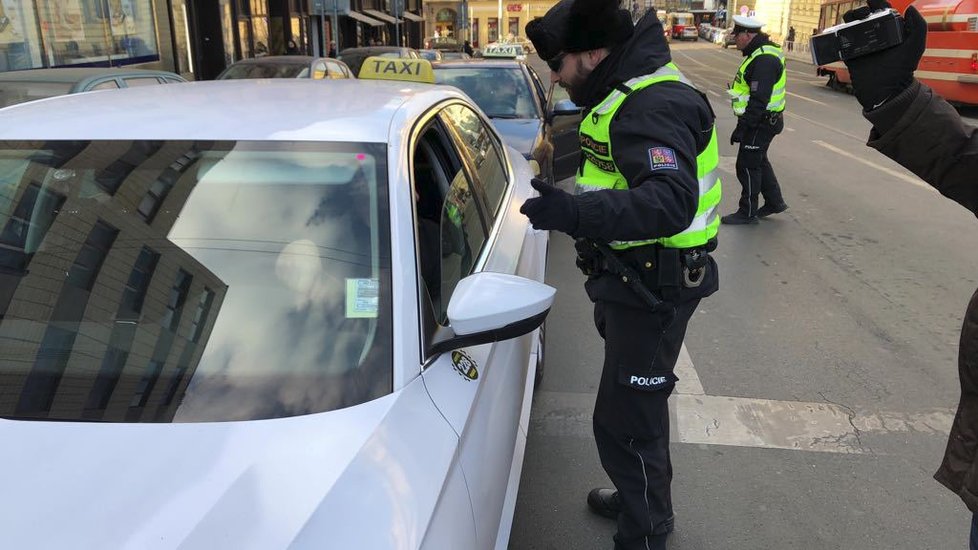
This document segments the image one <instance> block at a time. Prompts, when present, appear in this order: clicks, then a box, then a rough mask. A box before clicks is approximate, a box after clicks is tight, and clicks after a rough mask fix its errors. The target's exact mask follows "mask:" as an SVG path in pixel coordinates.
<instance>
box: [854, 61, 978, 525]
mask: <svg viewBox="0 0 978 550" xmlns="http://www.w3.org/2000/svg"><path fill="white" fill-rule="evenodd" d="M863 114H864V115H865V116H866V118H868V119H869V120H870V122H872V123H873V131H872V133H871V134H870V136H869V145H870V147H873V148H875V149H878V150H879V152H881V153H883V154H884V155H886V156H888V157H890V158H891V159H893V160H895V161H897V162H899V163H900V164H902V165H903V166H905V167H906V168H907V169H909V170H911V171H912V172H913V173H914V174H917V175H918V176H920V177H921V178H922V179H923V180H924V181H926V182H927V183H929V184H931V185H932V186H934V188H936V189H937V190H938V191H940V192H941V194H942V195H944V196H945V197H948V198H949V199H951V200H953V201H955V202H957V203H959V204H961V206H964V207H965V208H967V209H968V210H971V211H972V212H973V213H975V214H976V215H978V179H976V178H975V174H976V173H978V129H976V128H973V127H969V126H965V125H964V123H962V122H961V117H960V115H958V113H957V111H955V110H954V107H951V106H950V105H948V103H947V102H946V101H944V100H943V99H941V98H940V96H938V95H937V94H935V93H934V92H933V91H932V90H931V89H930V88H928V87H927V86H925V85H923V84H921V83H919V82H917V81H916V80H915V81H914V83H913V84H912V85H911V86H910V87H909V88H907V89H906V90H905V91H904V92H903V93H901V94H900V95H898V96H896V97H895V98H893V99H891V100H889V101H887V102H886V103H884V104H883V106H882V107H880V108H878V109H875V110H873V111H868V112H864V113H863ZM958 376H959V378H960V380H961V400H960V401H959V403H958V411H957V414H955V416H954V422H953V423H952V424H951V433H950V434H949V436H948V439H947V449H946V450H945V452H944V461H943V463H941V467H940V469H939V470H938V471H937V473H936V474H935V475H934V477H935V478H936V479H937V481H939V482H941V483H942V484H943V485H944V486H945V487H947V488H948V489H950V490H952V491H954V492H955V493H956V494H957V495H958V496H959V497H961V500H963V501H964V503H965V504H966V505H967V506H968V508H969V509H970V510H971V511H972V512H973V513H978V291H976V292H975V293H974V295H973V296H972V297H971V302H970V303H969V304H968V309H967V311H966V313H965V316H964V322H963V324H962V327H961V345H960V348H959V351H958Z"/></svg>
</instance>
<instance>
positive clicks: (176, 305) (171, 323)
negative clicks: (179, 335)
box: [160, 269, 193, 332]
mask: <svg viewBox="0 0 978 550" xmlns="http://www.w3.org/2000/svg"><path fill="white" fill-rule="evenodd" d="M191 281H193V277H192V276H191V275H190V274H189V273H187V272H186V271H184V270H182V269H181V270H179V271H178V272H177V279H176V281H175V282H174V283H173V287H172V288H170V296H169V298H168V299H167V301H166V313H164V314H163V319H162V320H161V321H160V324H161V325H163V326H164V327H166V328H168V329H169V330H170V331H171V332H176V331H177V327H179V326H180V315H181V314H182V313H183V304H184V303H185V302H186V301H187V293H188V292H189V291H190V283H191Z"/></svg>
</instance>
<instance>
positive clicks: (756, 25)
mask: <svg viewBox="0 0 978 550" xmlns="http://www.w3.org/2000/svg"><path fill="white" fill-rule="evenodd" d="M733 22H734V30H745V31H747V32H758V31H760V30H761V27H763V26H764V22H763V21H760V20H757V19H754V18H753V17H746V16H743V15H735V16H733Z"/></svg>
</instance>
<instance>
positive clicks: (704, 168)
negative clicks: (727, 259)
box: [577, 63, 720, 250]
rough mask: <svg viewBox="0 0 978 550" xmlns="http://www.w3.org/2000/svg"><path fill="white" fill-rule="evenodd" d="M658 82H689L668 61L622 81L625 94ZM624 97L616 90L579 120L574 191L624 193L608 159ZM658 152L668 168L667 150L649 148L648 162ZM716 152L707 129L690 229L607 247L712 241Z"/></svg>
mask: <svg viewBox="0 0 978 550" xmlns="http://www.w3.org/2000/svg"><path fill="white" fill-rule="evenodd" d="M660 82H683V83H686V84H689V85H690V86H691V84H690V83H689V81H688V80H686V77H684V76H683V74H682V73H681V72H679V69H678V68H676V66H675V65H674V64H672V63H669V64H667V65H664V66H663V67H661V68H659V70H657V71H655V72H654V73H652V74H649V75H645V76H639V77H635V78H633V79H631V80H629V81H628V82H626V83H625V86H627V87H628V88H629V89H631V90H632V92H630V93H634V92H637V91H638V90H641V89H644V88H647V87H649V86H652V85H654V84H658V83H660ZM628 95H629V94H628V93H625V92H622V91H619V90H615V91H613V92H611V93H610V94H609V95H608V97H606V98H605V99H604V101H602V102H601V103H600V104H598V105H597V106H596V107H595V108H594V109H592V110H591V112H590V113H588V114H586V115H585V117H584V120H582V121H581V126H580V130H579V137H580V140H581V154H582V156H583V158H582V164H581V171H580V172H579V173H578V176H577V193H578V194H581V193H587V192H589V191H597V190H601V189H617V190H627V189H628V181H626V180H625V176H623V175H622V174H621V172H620V171H618V167H617V166H616V165H615V160H614V158H613V157H612V155H611V121H612V120H613V119H614V118H615V113H617V112H618V109H619V108H620V107H621V106H622V104H624V103H625V100H626V99H627V98H628ZM657 149H658V150H659V153H658V154H659V155H663V156H661V158H659V161H660V162H661V163H662V164H668V163H669V162H670V159H669V158H668V155H669V154H670V153H671V154H672V156H673V158H672V159H671V162H673V163H677V166H676V167H677V168H678V159H676V158H675V151H674V150H672V149H667V148H656V147H653V148H652V149H650V150H649V162H651V163H653V165H654V164H655V162H656V161H655V160H654V155H656V150H657ZM719 163H720V154H719V149H718V147H717V133H716V127H715V126H714V128H712V131H711V135H710V142H709V144H708V145H707V146H706V149H704V150H703V151H701V152H700V153H699V154H697V155H696V177H697V179H698V180H699V202H698V206H697V208H696V216H695V217H694V218H693V222H692V223H691V224H689V227H687V228H686V229H684V230H682V231H680V232H679V233H677V234H675V235H672V236H670V237H661V238H654V239H646V240H639V241H613V242H611V243H609V245H610V246H611V247H612V248H614V249H616V250H623V249H626V248H631V247H635V246H643V245H648V244H660V245H661V246H663V247H666V248H692V247H695V246H702V245H705V244H706V243H707V242H708V241H709V240H710V239H712V238H714V237H716V235H717V231H718V230H719V227H720V217H719V215H718V213H717V207H718V206H719V204H720V175H719V173H718V171H717V165H718V164H719Z"/></svg>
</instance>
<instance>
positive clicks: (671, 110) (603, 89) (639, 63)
mask: <svg viewBox="0 0 978 550" xmlns="http://www.w3.org/2000/svg"><path fill="white" fill-rule="evenodd" d="M670 60H671V56H670V54H669V46H668V44H666V41H665V38H664V37H663V32H662V24H661V23H660V22H659V20H658V19H657V18H656V17H655V13H654V12H651V11H650V12H649V13H648V14H647V15H646V16H645V17H643V18H642V19H641V20H640V21H639V22H638V24H637V25H636V27H635V33H634V34H633V35H632V37H631V39H630V40H629V41H628V42H626V43H624V44H622V45H620V46H618V47H616V48H614V49H613V50H612V51H611V53H610V55H609V56H608V57H606V58H605V59H604V60H603V61H602V62H601V63H600V64H599V65H598V66H597V67H596V68H595V70H594V71H593V72H592V73H591V74H590V76H589V77H588V79H587V81H586V82H585V84H584V90H583V94H582V96H583V98H584V99H583V102H582V105H581V107H583V109H584V116H585V117H587V116H590V114H589V111H590V110H591V108H593V107H594V106H596V105H598V104H599V103H601V101H603V100H604V99H605V98H606V97H607V96H608V94H609V93H611V91H613V90H614V89H615V87H616V86H620V85H621V84H622V83H624V82H626V81H628V80H630V79H632V78H634V77H637V76H643V75H648V74H651V73H653V72H655V71H656V69H658V68H660V67H662V66H663V65H665V64H666V63H669V61H670ZM713 119H714V116H713V110H712V109H711V107H710V104H709V102H708V101H707V100H706V98H705V97H704V96H703V95H702V94H701V93H700V92H698V91H696V90H695V89H694V88H692V87H690V86H688V85H686V84H683V83H681V82H662V83H659V84H655V85H653V86H649V87H647V88H645V89H642V90H639V91H636V92H633V93H631V94H630V95H629V97H628V98H627V99H626V101H625V102H624V104H622V106H621V107H620V108H619V110H618V112H617V113H616V115H615V118H614V120H613V121H612V122H611V153H612V156H613V158H614V160H615V164H616V165H617V167H618V170H619V171H620V172H621V173H622V175H623V176H625V179H626V180H627V181H628V186H629V189H628V190H601V191H593V192H590V193H584V194H582V195H578V196H577V197H576V201H577V205H578V213H579V223H578V228H577V231H575V233H574V236H576V237H589V238H592V239H594V240H596V241H599V242H609V241H613V240H644V239H651V238H658V237H668V236H671V235H675V234H676V233H679V232H680V231H682V230H684V229H686V227H688V226H689V224H690V223H691V222H692V220H693V217H694V216H695V215H696V209H697V206H698V204H699V183H698V181H697V178H696V155H697V152H699V151H702V150H703V149H705V148H706V146H707V144H708V143H709V140H710V135H711V132H712V128H713ZM670 157H671V158H672V159H674V162H669V160H670ZM592 283H593V281H592ZM605 283H607V281H605ZM594 286H595V285H593V284H589V288H588V293H589V294H590V295H591V298H592V299H593V300H596V299H603V298H604V294H605V293H604V291H597V292H592V290H596V289H593V288H592V287H594ZM597 286H601V287H604V286H607V285H597ZM611 286H615V285H611ZM617 286H620V287H621V289H622V290H623V292H624V293H625V295H626V296H627V297H628V299H629V300H631V301H634V299H635V297H634V295H632V294H631V291H629V290H627V289H626V287H625V286H624V285H621V284H620V282H619V283H617ZM715 289H716V265H715V264H713V263H712V260H711V264H710V276H709V279H708V280H706V281H704V284H703V285H702V288H701V290H702V291H703V292H701V295H705V294H708V293H711V292H713V290H715ZM607 290H609V291H610V290H612V289H610V288H609V289H607ZM615 294H619V293H618V292H615Z"/></svg>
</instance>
